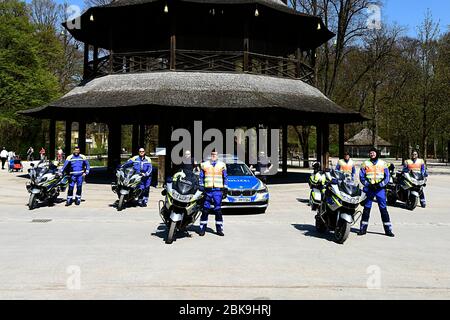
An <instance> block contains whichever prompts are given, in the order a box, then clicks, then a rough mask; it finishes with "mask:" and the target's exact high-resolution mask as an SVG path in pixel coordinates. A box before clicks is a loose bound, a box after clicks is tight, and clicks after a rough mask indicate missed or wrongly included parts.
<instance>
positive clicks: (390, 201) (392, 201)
mask: <svg viewBox="0 0 450 320" xmlns="http://www.w3.org/2000/svg"><path fill="white" fill-rule="evenodd" d="M396 202H397V197H396V196H395V195H393V194H391V193H390V192H388V193H387V204H388V206H391V207H393V206H394V205H395V203H396Z"/></svg>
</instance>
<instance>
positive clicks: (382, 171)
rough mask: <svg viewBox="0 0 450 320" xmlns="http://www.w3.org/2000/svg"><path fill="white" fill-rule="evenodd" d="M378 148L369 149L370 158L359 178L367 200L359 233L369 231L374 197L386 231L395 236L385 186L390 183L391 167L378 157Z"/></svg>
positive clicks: (390, 235)
mask: <svg viewBox="0 0 450 320" xmlns="http://www.w3.org/2000/svg"><path fill="white" fill-rule="evenodd" d="M378 155H379V153H378V150H377V149H375V148H371V149H370V151H369V157H370V159H369V160H367V161H364V162H363V164H362V166H361V170H360V172H359V179H360V181H361V183H362V184H363V185H364V192H365V193H366V195H367V200H366V203H365V205H364V210H363V214H362V218H361V227H360V230H359V233H358V235H360V236H362V235H365V234H366V233H367V227H368V226H369V218H370V209H371V208H372V202H373V198H376V199H377V202H378V207H379V209H380V213H381V219H382V220H383V226H384V232H385V233H386V235H387V236H389V237H394V234H393V233H392V224H391V220H390V218H389V213H388V211H387V206H386V190H385V187H386V185H387V184H388V183H389V169H388V168H387V167H386V164H385V162H384V161H383V160H380V159H378Z"/></svg>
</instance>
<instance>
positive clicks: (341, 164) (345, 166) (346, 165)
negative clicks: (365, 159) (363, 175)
mask: <svg viewBox="0 0 450 320" xmlns="http://www.w3.org/2000/svg"><path fill="white" fill-rule="evenodd" d="M336 170H337V171H341V172H343V173H345V174H348V175H351V176H352V179H353V178H354V177H355V173H356V170H355V164H354V163H353V160H352V159H350V154H349V153H348V152H344V159H340V160H339V161H338V163H337V165H336Z"/></svg>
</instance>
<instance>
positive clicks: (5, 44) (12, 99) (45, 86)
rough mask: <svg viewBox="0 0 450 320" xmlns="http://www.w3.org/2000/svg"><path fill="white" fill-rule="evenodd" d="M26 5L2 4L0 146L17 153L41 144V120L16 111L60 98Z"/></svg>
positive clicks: (11, 0)
mask: <svg viewBox="0 0 450 320" xmlns="http://www.w3.org/2000/svg"><path fill="white" fill-rule="evenodd" d="M35 34H36V29H35V28H34V26H33V25H32V24H31V23H30V16H29V12H28V10H27V7H26V5H25V4H24V3H23V2H20V1H18V0H4V1H1V2H0V35H1V36H0V114H1V116H0V128H1V130H2V132H3V133H4V134H2V135H1V137H0V143H1V144H3V145H8V146H10V148H12V149H13V150H16V151H18V152H19V151H20V149H22V150H23V149H25V148H26V146H25V143H27V144H29V143H30V142H34V143H41V144H43V143H44V141H42V136H41V135H38V134H36V133H37V132H40V131H41V130H40V129H41V128H42V122H41V121H39V120H32V121H30V119H25V118H23V117H20V116H17V115H16V112H17V111H19V110H23V109H28V108H33V107H39V106H42V105H45V104H46V103H48V102H49V101H51V100H53V99H54V98H56V97H57V96H58V95H59V90H58V83H57V81H56V78H55V77H54V75H53V74H52V73H51V72H49V70H48V69H47V68H46V65H45V63H44V61H43V60H42V57H41V55H40V51H41V50H42V46H41V44H40V43H39V41H38V40H37V38H36V37H35Z"/></svg>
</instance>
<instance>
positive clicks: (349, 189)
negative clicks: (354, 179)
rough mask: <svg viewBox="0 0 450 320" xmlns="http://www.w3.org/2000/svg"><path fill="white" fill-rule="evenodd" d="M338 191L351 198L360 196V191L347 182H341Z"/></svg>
mask: <svg viewBox="0 0 450 320" xmlns="http://www.w3.org/2000/svg"><path fill="white" fill-rule="evenodd" d="M339 189H340V190H341V191H342V192H344V193H346V194H348V195H349V196H351V197H359V196H361V189H360V188H359V187H358V186H357V185H355V184H353V183H349V182H348V181H342V182H341V183H340V185H339Z"/></svg>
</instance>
